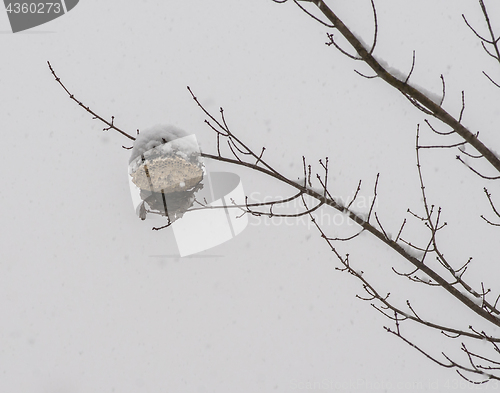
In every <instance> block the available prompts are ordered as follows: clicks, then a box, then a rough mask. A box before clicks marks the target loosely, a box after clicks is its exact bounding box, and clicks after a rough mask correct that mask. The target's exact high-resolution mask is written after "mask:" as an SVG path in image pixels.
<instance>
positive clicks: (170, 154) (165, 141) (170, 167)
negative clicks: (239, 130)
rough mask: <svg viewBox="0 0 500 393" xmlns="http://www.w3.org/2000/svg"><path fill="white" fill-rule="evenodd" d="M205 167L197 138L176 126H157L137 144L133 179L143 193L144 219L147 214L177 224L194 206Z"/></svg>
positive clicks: (132, 162) (131, 168) (141, 213)
mask: <svg viewBox="0 0 500 393" xmlns="http://www.w3.org/2000/svg"><path fill="white" fill-rule="evenodd" d="M203 174H204V166H203V162H202V160H201V157H200V150H199V147H198V144H197V142H196V138H195V136H194V135H188V134H187V133H186V132H184V131H182V130H180V129H178V128H175V127H173V126H155V127H153V128H150V129H148V130H145V131H143V132H141V133H140V134H139V135H138V137H137V139H136V140H135V142H134V147H133V149H132V154H131V157H130V160H129V175H130V176H131V180H132V182H133V183H134V184H135V185H136V186H137V187H138V188H139V189H140V198H141V199H142V201H143V202H142V203H141V204H140V206H139V208H138V212H137V213H138V214H139V216H140V217H141V219H143V220H144V219H145V218H146V214H147V213H155V214H160V215H164V216H166V215H168V217H169V218H170V220H171V221H175V220H176V219H177V218H179V217H181V216H182V214H183V213H184V212H185V211H186V210H187V209H188V208H189V207H191V206H192V204H193V202H194V193H195V192H196V191H198V190H199V189H201V188H202V187H203V185H202V183H201V181H202V180H203Z"/></svg>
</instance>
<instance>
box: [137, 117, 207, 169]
mask: <svg viewBox="0 0 500 393" xmlns="http://www.w3.org/2000/svg"><path fill="white" fill-rule="evenodd" d="M186 136H189V134H188V133H187V132H186V131H184V130H181V129H180V128H177V127H174V126H171V125H164V124H158V125H155V126H153V127H150V128H148V129H146V130H144V131H141V133H140V134H139V135H138V136H137V138H136V140H135V142H134V148H133V149H132V154H131V155H130V159H129V164H130V163H131V162H132V161H133V160H134V159H136V158H137V157H139V156H141V155H142V154H144V153H145V152H147V151H148V150H151V149H153V148H155V147H158V146H160V145H163V144H165V143H168V149H170V148H171V149H172V151H177V154H179V155H185V156H189V155H191V154H193V153H199V152H200V149H199V147H198V144H197V143H196V139H193V138H185V137H186Z"/></svg>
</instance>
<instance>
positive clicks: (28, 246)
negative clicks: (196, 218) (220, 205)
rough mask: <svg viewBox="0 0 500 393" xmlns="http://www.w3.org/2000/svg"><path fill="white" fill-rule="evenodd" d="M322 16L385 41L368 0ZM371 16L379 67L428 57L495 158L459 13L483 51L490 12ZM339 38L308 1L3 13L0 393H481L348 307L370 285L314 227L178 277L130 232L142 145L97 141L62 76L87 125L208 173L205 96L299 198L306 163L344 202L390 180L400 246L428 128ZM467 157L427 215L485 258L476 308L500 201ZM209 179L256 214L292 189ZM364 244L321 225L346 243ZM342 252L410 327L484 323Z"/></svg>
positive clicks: (447, 168)
mask: <svg viewBox="0 0 500 393" xmlns="http://www.w3.org/2000/svg"><path fill="white" fill-rule="evenodd" d="M492 3H495V2H494V1H491V0H490V1H486V4H487V6H489V8H490V10H491V15H492V17H493V16H495V17H496V21H495V22H496V26H497V31H498V32H500V18H499V15H500V7H499V4H498V2H497V3H496V4H492ZM329 4H331V6H332V7H333V8H334V10H336V11H337V12H338V14H339V16H341V17H342V18H344V21H345V23H346V24H348V25H349V26H351V27H352V28H353V29H354V31H355V32H356V33H357V34H359V35H360V36H361V37H363V39H364V40H365V42H370V41H371V37H372V33H373V23H372V14H371V8H370V3H369V1H368V0H351V1H344V2H340V1H330V2H329ZM377 7H378V11H379V33H380V34H379V39H378V44H377V50H376V51H375V55H376V56H378V57H379V58H381V59H384V60H385V61H386V62H387V63H388V64H389V65H390V66H391V67H394V68H396V69H399V70H401V72H407V71H408V70H409V69H410V67H411V61H412V51H413V50H415V52H416V65H415V70H414V74H413V76H412V79H411V81H413V82H414V83H415V84H417V85H419V86H422V87H424V88H425V89H426V90H429V91H431V92H432V93H434V94H439V93H440V92H441V81H440V75H441V74H443V75H444V77H445V79H446V82H447V92H446V93H447V94H446V95H447V98H446V101H445V108H446V109H447V110H449V111H450V113H452V114H453V115H455V116H456V115H458V113H459V112H460V106H461V91H462V90H465V97H466V111H465V114H464V124H465V125H466V126H469V127H470V128H471V129H472V130H473V131H480V137H481V138H482V139H483V140H484V141H485V142H486V143H489V144H491V145H492V146H496V149H497V151H500V138H499V136H498V124H499V121H500V116H499V114H500V111H499V110H498V102H499V91H498V89H495V88H494V87H493V86H492V85H491V84H490V83H489V82H488V81H487V80H486V78H485V77H484V76H482V74H481V71H483V70H484V71H487V72H488V73H490V75H492V76H494V77H496V78H497V80H500V72H499V67H498V64H496V65H495V63H494V61H493V60H492V59H490V58H488V57H487V56H486V55H485V54H484V52H483V51H482V48H481V46H480V43H479V42H478V40H477V39H476V38H475V37H474V36H473V34H472V32H471V31H470V30H468V28H467V27H466V26H465V24H464V23H463V20H462V16H461V14H462V13H464V14H466V16H467V17H468V19H469V21H470V22H471V23H473V24H474V25H475V26H478V29H479V30H481V31H485V24H484V20H483V19H482V18H481V12H480V8H479V5H478V4H477V3H476V2H474V1H465V0H460V1H451V0H448V1H435V0H420V1H405V2H402V1H399V0H380V1H377ZM311 9H312V8H311ZM494 19H495V18H494ZM326 31H327V29H326V27H324V26H321V25H319V24H318V23H316V22H314V21H313V20H312V19H311V18H309V17H307V16H306V15H305V14H304V13H302V12H301V11H300V10H299V9H298V8H297V7H296V6H294V5H293V4H292V3H291V2H288V3H287V4H282V5H279V4H275V3H273V2H272V1H271V0H254V1H236V0H216V1H205V0H192V1H171V0H164V1H160V0H157V1H153V0H144V1H135V2H125V1H119V0H110V1H106V2H102V1H95V0H86V1H84V0H82V1H80V4H78V5H77V6H76V7H75V8H74V9H73V10H72V11H70V12H69V13H68V14H67V15H65V16H63V17H61V18H58V19H56V20H54V21H52V22H50V23H47V24H45V25H42V26H39V27H36V28H33V29H31V30H28V31H26V32H24V33H17V34H12V33H10V26H9V23H8V19H7V16H6V14H5V13H0V32H1V33H2V34H0V48H1V51H2V54H3V56H2V61H1V62H0V75H1V82H0V108H1V111H0V124H1V126H2V130H1V133H2V134H1V136H2V138H1V142H2V152H3V154H2V163H3V165H2V170H1V179H2V188H1V191H0V202H1V203H0V206H1V207H0V223H1V224H0V225H1V230H2V233H1V235H2V236H1V237H0V249H1V262H0V315H1V316H0V319H1V322H0V391H1V392H16V393H17V392H36V393H38V392H39V393H83V392H124V393H129V392H130V393H136V392H137V393H139V392H154V393H157V392H243V393H246V392H248V393H250V392H252V393H254V392H293V391H299V392H300V391H338V392H391V393H393V392H394V393H395V392H405V391H408V392H414V391H415V392H421V391H457V390H459V391H467V390H469V389H472V388H473V387H472V386H468V385H466V384H465V383H464V381H463V380H462V379H461V378H460V377H459V376H458V375H457V374H456V373H455V372H454V371H450V370H445V369H443V368H439V367H437V366H436V365H434V364H432V363H431V362H430V361H428V360H427V359H425V358H424V356H422V355H421V354H419V353H417V352H416V351H415V350H413V349H411V348H410V347H409V346H407V345H406V344H405V343H403V342H402V341H401V340H398V339H397V338H395V337H393V336H391V335H389V334H388V333H386V332H385V331H384V329H383V327H382V326H383V325H386V326H390V321H389V320H388V319H386V318H384V317H383V316H382V315H381V314H380V313H378V312H377V311H376V310H374V309H373V308H372V307H371V306H370V305H369V303H368V302H363V301H361V300H359V299H357V298H356V297H355V295H356V294H360V295H363V294H364V293H363V290H362V288H361V287H360V284H359V283H358V282H357V281H356V279H355V278H354V277H351V276H349V275H348V274H346V273H342V272H340V271H338V270H335V267H338V266H339V265H338V263H337V261H336V260H335V258H334V256H333V254H332V253H331V252H330V251H329V249H328V246H327V244H326V243H325V242H324V241H322V239H321V238H320V237H319V236H318V233H317V232H316V231H315V230H314V229H312V228H309V229H308V226H307V224H304V223H294V222H293V221H289V222H287V223H281V224H279V223H276V222H269V221H267V220H264V219H260V220H258V219H256V218H251V219H250V223H249V226H248V227H247V228H246V229H245V231H243V233H241V234H240V235H239V236H237V237H236V238H234V239H233V240H231V241H229V242H227V243H224V244H222V245H220V246H217V247H215V248H212V249H209V250H206V251H204V252H202V253H200V254H196V255H193V256H192V257H189V258H179V257H178V254H179V253H178V249H177V246H176V243H175V238H174V236H173V233H172V231H171V229H167V230H164V231H160V232H153V231H151V226H152V225H153V224H152V223H155V222H153V221H144V222H143V221H141V220H139V218H138V217H137V216H135V213H134V210H133V207H132V201H131V197H130V193H129V188H128V187H129V186H128V180H127V164H128V158H129V152H128V151H126V150H123V149H122V148H121V145H126V146H129V145H130V144H129V141H128V140H127V139H126V138H124V137H123V136H121V135H119V134H118V133H116V132H111V131H108V132H102V128H103V124H101V123H99V122H98V121H96V120H92V118H91V116H90V115H89V114H88V113H86V112H85V111H84V110H83V109H82V108H79V107H78V106H77V105H76V104H75V103H74V102H72V101H70V100H69V99H68V97H67V96H66V94H65V93H64V91H63V90H62V89H61V88H60V87H59V86H58V85H57V83H56V82H55V81H54V80H53V77H52V75H51V74H50V73H49V70H48V68H47V64H46V62H47V60H50V61H51V63H52V65H53V66H54V67H55V69H56V71H57V72H58V74H59V76H60V77H61V78H62V80H63V81H64V83H65V84H66V85H67V86H68V88H70V89H71V91H72V92H73V93H74V94H76V95H77V97H78V98H79V99H80V100H82V101H83V102H84V103H85V104H86V105H89V106H90V107H91V108H92V109H94V110H95V111H96V112H98V113H99V114H100V115H101V116H104V117H106V118H109V117H110V116H111V115H113V116H115V122H116V124H117V125H118V126H119V127H122V128H123V129H125V130H128V131H130V132H131V133H134V132H135V130H136V129H137V128H140V129H141V128H147V127H149V126H152V125H154V124H158V123H166V124H173V125H175V126H177V127H180V128H183V129H185V130H186V131H188V132H191V133H195V134H196V137H197V139H198V140H199V141H200V144H201V146H202V149H203V150H204V151H207V152H212V153H213V152H214V151H215V150H214V140H215V138H214V135H213V133H212V132H211V130H210V129H209V128H208V127H206V126H205V125H204V124H203V120H204V116H203V114H202V113H201V111H200V110H199V109H198V108H197V106H196V105H195V103H194V102H193V101H192V99H191V98H190V95H189V93H188V91H187V89H186V86H187V85H189V86H190V87H191V88H192V89H193V91H194V92H195V94H196V95H197V96H198V97H199V99H200V101H201V102H202V103H203V104H204V105H206V107H207V109H209V110H211V111H213V112H214V113H215V114H217V111H218V108H219V107H220V106H223V107H224V109H225V112H226V116H227V118H226V119H227V121H228V123H229V125H230V127H231V128H232V130H233V132H234V133H235V134H237V135H238V136H239V137H240V138H241V139H242V140H244V141H245V142H246V143H247V144H248V145H249V146H251V147H252V148H254V149H255V150H256V151H260V149H261V147H262V146H265V147H266V149H267V150H266V153H265V156H264V157H265V158H266V159H267V160H268V162H269V163H270V164H271V165H273V166H274V167H275V168H276V169H279V170H280V171H282V173H283V174H285V175H287V176H289V177H291V178H297V177H299V176H301V175H302V173H301V171H302V156H306V157H307V159H308V162H309V163H311V164H312V165H313V168H315V169H316V170H319V169H320V165H319V164H318V159H320V158H322V159H324V157H326V156H328V157H329V163H330V179H329V184H330V185H331V193H332V194H333V195H335V196H336V197H339V198H343V199H346V198H349V197H350V196H352V195H353V193H354V191H355V189H356V186H357V184H358V181H359V180H360V179H362V181H363V189H362V192H361V198H360V200H361V201H362V200H363V199H362V198H369V197H370V196H371V194H372V190H373V182H374V180H375V176H376V174H377V173H380V181H379V188H378V194H379V203H378V205H377V211H378V214H379V217H380V219H381V220H382V222H383V223H384V226H385V228H386V229H387V230H388V231H389V232H392V233H397V231H398V229H399V226H400V225H401V222H402V220H403V219H404V218H409V216H408V215H407V213H406V210H407V208H411V209H412V210H414V211H416V212H419V213H421V212H422V207H421V196H420V194H419V183H418V177H417V172H416V166H415V148H414V144H415V130H416V126H417V124H418V123H423V119H424V118H425V116H424V115H423V114H422V113H421V112H419V111H418V110H416V109H415V108H414V107H413V106H412V105H411V104H410V103H409V102H408V101H407V100H405V99H404V98H403V97H402V96H401V95H399V94H397V93H396V92H394V91H392V90H391V89H390V88H389V87H388V86H385V85H384V84H383V83H382V81H380V80H377V79H372V80H367V79H364V78H361V77H359V76H358V75H356V74H355V73H354V71H353V69H354V68H356V69H357V70H359V71H360V72H364V73H366V74H369V73H370V71H369V70H368V69H367V67H366V66H364V65H363V64H360V63H359V62H354V61H352V60H349V59H347V58H346V57H345V56H343V55H341V54H340V53H339V52H338V51H336V50H335V49H334V48H329V47H327V46H326V45H325V41H326ZM434 125H435V126H436V127H439V125H438V124H437V123H434ZM441 129H442V130H443V131H444V130H446V129H445V128H441ZM422 139H423V142H428V143H430V144H431V143H447V142H449V143H455V142H457V141H458V140H457V139H452V138H450V139H438V138H435V137H434V136H433V135H431V133H430V131H429V130H428V129H427V128H425V127H423V126H422ZM455 154H456V151H451V150H446V151H425V152H424V153H423V156H422V161H423V162H422V164H423V171H424V176H425V178H426V186H427V190H428V192H429V197H430V198H431V199H432V203H435V204H436V205H440V206H442V207H443V209H444V211H443V216H444V219H445V220H446V221H447V222H448V224H449V228H447V229H446V230H445V231H443V232H442V238H441V241H442V244H443V247H444V248H445V250H446V251H445V252H446V254H447V255H448V256H449V257H450V258H451V259H453V261H454V263H456V266H459V265H461V264H463V263H464V262H465V261H466V260H467V259H468V258H469V256H474V257H475V260H476V262H475V263H476V265H474V266H473V267H471V273H470V276H468V277H470V280H471V283H472V284H473V285H475V287H476V288H479V284H480V282H481V280H483V281H484V282H485V285H486V286H487V287H492V286H494V284H495V283H497V282H498V276H499V274H500V268H499V267H498V263H497V261H496V260H495V259H496V258H497V256H498V246H497V245H496V244H498V241H497V239H498V232H495V231H494V230H491V229H490V228H488V227H486V226H485V225H484V222H482V220H481V219H480V218H479V215H480V214H485V215H490V217H491V218H493V217H492V216H491V212H490V210H489V209H488V203H487V201H486V199H485V197H484V194H483V191H482V189H483V187H484V186H488V188H489V189H490V190H491V191H492V192H495V191H496V196H497V198H500V188H499V187H498V185H495V184H493V183H484V182H483V181H481V180H480V179H478V178H477V177H476V176H474V175H473V174H472V173H471V172H470V171H468V170H467V169H466V168H464V167H463V166H462V165H460V164H459V163H458V162H457V160H455V159H454V156H455ZM213 168H217V169H219V170H226V171H229V172H234V173H237V174H239V175H240V176H241V178H242V184H243V187H244V188H245V191H246V193H247V194H249V195H252V196H253V197H254V198H255V199H263V198H265V197H271V196H276V197H279V196H282V197H283V196H288V195H290V193H291V192H292V190H290V189H289V188H287V187H285V186H283V185H279V184H276V182H275V181H274V180H270V179H266V178H264V177H262V176H260V175H257V174H255V173H252V172H251V171H248V170H242V169H240V168H235V167H231V166H228V165H221V164H216V165H213ZM482 168H487V166H484V167H482ZM495 187H496V188H495ZM498 200H500V199H498ZM358 210H360V211H362V210H363V206H359V209H358ZM321 212H322V213H321ZM321 212H320V214H323V215H324V217H326V216H328V217H332V216H333V214H334V213H333V212H330V211H329V210H328V209H325V210H324V211H323V210H322V211H321ZM337 219H338V220H339V221H338V223H340V220H341V219H342V217H341V216H339V217H337ZM325 220H326V218H325ZM419 225H420V224H419V223H418V222H416V221H411V220H410V222H409V224H408V232H405V233H404V235H405V236H406V238H407V239H408V240H413V241H415V242H423V241H424V240H425V239H426V238H425V236H424V230H423V227H422V226H419ZM355 229H356V227H355V226H353V225H348V224H344V225H340V224H339V225H334V224H332V225H330V226H325V230H327V232H328V234H330V235H331V236H346V235H349V234H352V233H353V231H354V230H355ZM494 243H496V244H494ZM420 244H422V243H420ZM339 250H340V251H341V252H342V253H349V254H350V259H351V262H352V264H353V266H355V267H356V268H357V269H359V270H363V271H365V272H366V273H365V274H366V277H368V278H372V279H373V283H374V284H375V285H376V286H377V288H379V290H380V292H381V293H386V292H391V293H392V294H393V295H392V296H394V297H393V299H394V301H395V302H397V303H398V304H399V305H401V306H402V307H404V304H405V300H406V299H407V298H409V299H411V300H412V304H415V305H416V307H417V310H418V311H420V314H421V315H422V316H425V317H428V318H433V320H435V321H437V322H441V323H446V322H449V323H456V325H455V326H458V327H461V328H465V329H466V328H467V326H468V324H469V323H473V322H477V321H476V320H475V319H474V318H472V317H471V316H470V315H469V314H468V312H466V311H465V312H464V311H463V309H462V308H461V307H460V306H459V305H458V304H456V303H455V302H453V300H450V299H448V298H447V296H446V293H445V292H444V290H441V289H440V288H427V287H423V286H421V285H420V286H419V285H416V284H413V283H411V282H409V281H408V280H405V279H403V278H398V279H396V278H395V277H394V273H392V272H391V270H390V268H391V266H394V267H395V268H397V269H398V270H399V271H410V266H408V265H406V264H405V263H404V261H401V260H400V258H398V256H397V255H395V253H394V252H393V251H391V250H388V249H386V247H384V245H382V244H379V243H378V242H377V241H376V240H375V239H373V238H371V237H370V236H368V235H363V236H360V237H359V238H358V239H356V240H355V241H353V242H351V243H341V244H339ZM495 264H496V266H495ZM492 289H494V287H492ZM498 290H499V288H498V286H497V287H496V292H495V294H497V293H498ZM398 296H399V297H398ZM478 326H481V325H478ZM403 327H404V329H405V332H407V334H408V337H410V338H413V339H415V342H416V343H418V344H419V345H421V346H422V347H424V348H427V349H430V350H431V351H433V352H432V353H433V354H436V355H439V353H440V352H441V351H442V350H446V351H450V353H455V352H456V353H459V351H458V347H459V342H458V341H457V342H452V343H451V344H452V345H451V346H450V343H449V342H447V341H443V339H444V338H443V337H442V336H440V335H439V334H429V333H428V332H427V331H426V330H425V329H422V328H420V327H413V326H411V325H404V326H403ZM490 333H491V334H494V333H495V332H494V331H493V330H490ZM496 334H497V335H498V334H499V331H498V330H497V331H496ZM486 350H487V348H485V351H486ZM461 359H463V358H461ZM308 387H315V389H306V388H308ZM474 388H475V389H479V390H480V389H484V390H487V387H486V386H482V387H479V388H477V387H474ZM491 388H492V386H490V388H489V389H491Z"/></svg>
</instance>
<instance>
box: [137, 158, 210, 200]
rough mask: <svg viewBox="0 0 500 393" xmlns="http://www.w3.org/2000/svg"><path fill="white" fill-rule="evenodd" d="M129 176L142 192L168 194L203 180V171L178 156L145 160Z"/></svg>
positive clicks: (183, 189)
mask: <svg viewBox="0 0 500 393" xmlns="http://www.w3.org/2000/svg"><path fill="white" fill-rule="evenodd" d="M131 176H132V182H134V184H135V185H136V186H137V187H139V188H140V189H142V190H148V191H151V192H163V193H167V194H168V193H172V192H179V191H186V190H189V189H190V188H192V187H194V186H195V185H197V184H198V183H199V182H200V181H201V180H202V178H203V169H202V168H200V165H197V164H196V163H193V162H190V161H188V160H186V159H184V158H183V157H180V156H178V155H172V156H160V157H155V158H151V159H145V160H144V161H143V162H142V164H141V165H139V166H138V168H137V169H136V170H135V172H133V173H131Z"/></svg>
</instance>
